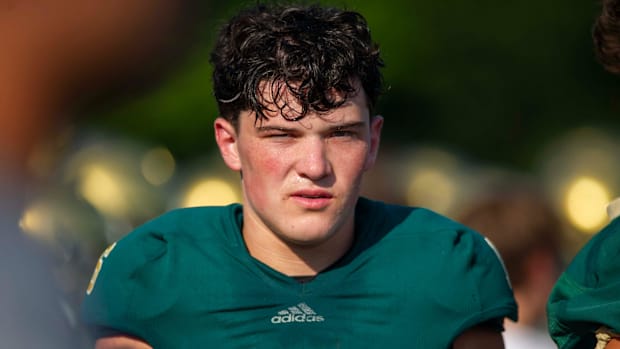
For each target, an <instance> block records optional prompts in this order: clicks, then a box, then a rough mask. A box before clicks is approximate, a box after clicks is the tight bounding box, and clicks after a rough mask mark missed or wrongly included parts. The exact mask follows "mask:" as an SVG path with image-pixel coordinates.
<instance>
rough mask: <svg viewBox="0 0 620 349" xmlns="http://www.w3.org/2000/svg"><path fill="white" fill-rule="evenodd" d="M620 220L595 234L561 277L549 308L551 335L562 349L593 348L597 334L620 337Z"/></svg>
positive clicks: (612, 222) (551, 297)
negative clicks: (605, 332) (607, 331)
mask: <svg viewBox="0 0 620 349" xmlns="http://www.w3.org/2000/svg"><path fill="white" fill-rule="evenodd" d="M618 261H620V218H616V219H614V220H613V221H611V222H610V223H609V225H607V226H606V227H605V228H604V229H603V230H601V231H600V232H599V233H598V234H596V235H595V236H594V237H593V238H592V239H590V241H589V242H588V243H587V244H586V245H585V246H584V247H583V248H582V249H581V250H580V251H579V253H578V254H577V255H576V256H575V258H573V260H572V262H571V263H570V265H569V266H568V268H567V269H566V270H565V271H564V273H563V274H562V275H561V276H560V278H559V280H558V281H557V283H556V285H555V286H554V288H553V291H552V292H551V296H550V297H549V302H548V304H547V313H548V319H549V320H548V321H549V332H550V334H551V337H552V338H553V340H554V341H555V342H556V343H557V344H558V346H559V348H561V349H569V348H570V349H572V348H588V349H592V348H594V345H595V344H596V338H595V332H596V330H597V329H598V328H599V327H601V326H606V327H608V328H610V329H612V330H614V332H616V333H620V263H619V262H618Z"/></svg>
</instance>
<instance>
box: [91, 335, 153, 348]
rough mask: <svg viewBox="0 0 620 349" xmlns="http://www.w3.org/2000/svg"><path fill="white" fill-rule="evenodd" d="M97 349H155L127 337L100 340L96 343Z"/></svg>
mask: <svg viewBox="0 0 620 349" xmlns="http://www.w3.org/2000/svg"><path fill="white" fill-rule="evenodd" d="M95 349H153V348H152V347H151V346H150V345H148V344H146V343H145V342H143V341H141V340H139V339H136V338H132V337H126V336H114V337H104V338H99V339H98V340H97V342H95Z"/></svg>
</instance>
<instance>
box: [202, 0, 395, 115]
mask: <svg viewBox="0 0 620 349" xmlns="http://www.w3.org/2000/svg"><path fill="white" fill-rule="evenodd" d="M211 63H212V64H213V66H214V71H213V90H214V93H215V97H216V99H217V102H218V106H219V111H220V115H222V116H223V117H225V118H226V119H228V120H229V121H231V122H232V123H233V124H235V125H236V123H237V118H238V116H239V113H240V112H241V111H243V110H252V111H254V112H256V120H257V121H258V120H259V119H264V118H267V116H266V115H265V113H264V112H265V111H266V110H267V106H266V105H267V104H270V103H273V102H276V101H278V104H277V105H278V108H279V109H280V112H281V113H282V116H283V117H284V118H286V119H287V120H293V121H294V120H299V119H301V118H303V117H304V116H305V115H306V114H307V113H308V112H309V111H313V112H317V113H323V112H327V111H329V110H330V109H333V108H337V107H338V106H340V105H342V103H344V102H345V100H346V98H348V97H349V96H351V95H353V94H355V93H357V91H356V89H355V82H356V80H359V81H360V83H361V86H362V88H363V89H364V92H365V93H366V96H367V100H368V106H369V108H370V109H372V108H373V107H374V105H375V103H376V101H377V98H378V97H379V95H380V94H381V93H382V92H383V77H382V75H381V71H380V68H382V67H383V66H384V63H383V60H382V59H381V57H380V55H379V47H378V45H377V44H376V43H374V42H373V41H372V39H371V35H370V30H369V28H368V24H367V22H366V20H365V19H364V17H363V16H362V15H361V14H359V13H357V12H353V11H346V10H341V9H336V8H328V7H320V6H318V5H311V6H281V5H272V6H267V5H264V4H261V5H257V6H256V7H254V8H251V9H247V10H244V11H242V12H241V13H239V14H238V15H236V16H235V17H233V18H232V19H231V20H230V21H229V22H228V23H227V24H226V25H224V27H223V28H222V29H221V31H220V33H219V35H218V38H217V41H216V44H215V47H214V49H213V51H212V53H211ZM267 88H268V90H266V89H267ZM261 91H270V92H271V94H270V99H269V100H265V98H264V95H263V93H261ZM284 91H287V92H288V93H290V94H291V95H292V96H294V97H295V98H296V99H297V102H299V104H300V107H301V109H299V107H298V108H297V109H294V108H292V107H291V106H290V105H287V103H286V101H285V100H280V99H279V97H280V96H282V94H283V93H284ZM337 97H344V98H337Z"/></svg>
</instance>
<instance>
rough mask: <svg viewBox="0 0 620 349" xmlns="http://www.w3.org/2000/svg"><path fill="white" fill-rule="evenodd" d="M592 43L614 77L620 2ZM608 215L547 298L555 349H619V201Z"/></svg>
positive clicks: (610, 5) (619, 64)
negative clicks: (601, 226)
mask: <svg viewBox="0 0 620 349" xmlns="http://www.w3.org/2000/svg"><path fill="white" fill-rule="evenodd" d="M592 37H593V40H594V48H595V53H596V56H597V58H598V61H599V62H600V63H601V64H602V65H603V67H604V68H605V69H606V70H607V71H609V72H611V73H613V74H616V75H619V74H620V1H618V0H603V1H602V11H601V13H600V14H599V16H598V17H597V18H596V20H595V23H594V28H593V31H592ZM607 213H608V215H609V218H610V220H611V221H610V223H609V224H608V225H607V226H606V227H604V228H603V229H602V230H601V231H600V232H599V233H597V234H596V235H595V236H594V237H592V238H591V239H590V241H588V242H587V243H586V244H585V246H583V247H582V248H581V250H580V251H579V252H578V253H577V255H576V256H575V257H574V258H573V260H572V261H571V263H570V265H569V266H568V268H567V269H566V271H564V273H563V274H562V275H561V276H560V279H559V280H558V282H557V284H556V285H555V286H554V288H553V291H552V293H551V296H550V297H549V301H548V304H547V309H548V313H549V333H550V334H551V336H552V337H553V340H554V341H555V342H556V343H557V345H558V347H559V348H560V349H573V348H575V349H576V348H584V349H592V348H596V349H603V348H605V349H618V348H620V263H619V262H618V261H619V260H620V220H619V219H618V218H617V217H618V215H620V199H616V200H614V201H613V202H611V203H610V204H609V206H608V207H607Z"/></svg>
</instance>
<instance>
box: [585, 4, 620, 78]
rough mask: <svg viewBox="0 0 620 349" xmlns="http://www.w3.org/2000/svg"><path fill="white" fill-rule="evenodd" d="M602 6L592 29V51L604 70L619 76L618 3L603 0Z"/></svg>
mask: <svg viewBox="0 0 620 349" xmlns="http://www.w3.org/2000/svg"><path fill="white" fill-rule="evenodd" d="M602 5H603V9H602V11H601V14H600V15H599V16H598V18H597V19H596V21H595V22H594V27H593V29H592V38H593V39H594V51H595V53H596V57H597V59H598V61H599V62H600V63H601V64H602V65H603V67H604V68H605V69H606V70H608V71H609V72H611V73H614V74H619V75H620V1H619V0H603V1H602Z"/></svg>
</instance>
